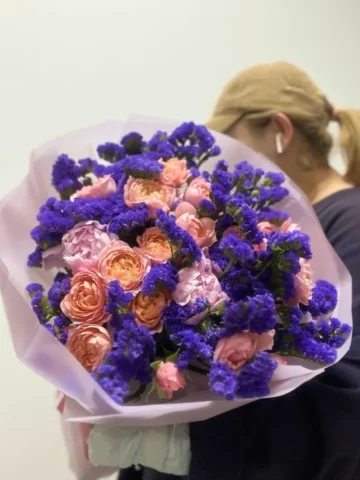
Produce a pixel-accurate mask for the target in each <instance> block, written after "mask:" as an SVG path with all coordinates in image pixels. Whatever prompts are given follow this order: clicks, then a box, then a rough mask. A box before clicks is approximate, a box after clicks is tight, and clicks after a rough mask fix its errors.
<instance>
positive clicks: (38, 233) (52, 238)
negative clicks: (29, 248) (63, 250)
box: [30, 225, 62, 250]
mask: <svg viewBox="0 0 360 480" xmlns="http://www.w3.org/2000/svg"><path fill="white" fill-rule="evenodd" d="M30 236H31V238H32V239H33V240H34V241H35V242H36V243H37V245H38V246H40V247H42V248H43V249H44V250H46V249H48V248H49V247H53V246H54V245H59V244H60V243H61V240H62V234H61V233H57V232H56V233H54V232H48V231H47V230H44V228H43V227H41V226H40V225H37V226H36V227H34V228H33V229H32V230H31V232H30Z"/></svg>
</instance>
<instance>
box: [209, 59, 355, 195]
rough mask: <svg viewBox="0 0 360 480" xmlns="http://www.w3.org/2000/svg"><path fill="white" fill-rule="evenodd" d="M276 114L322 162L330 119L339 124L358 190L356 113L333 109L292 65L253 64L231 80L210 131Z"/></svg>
mask: <svg viewBox="0 0 360 480" xmlns="http://www.w3.org/2000/svg"><path fill="white" fill-rule="evenodd" d="M279 112H281V113H284V114H285V115H287V116H288V117H289V119H290V120H291V121H292V122H293V124H294V126H295V127H296V128H297V129H298V130H299V131H300V132H301V133H302V134H303V135H304V136H305V138H306V139H307V140H308V142H309V144H310V145H311V147H312V148H313V149H315V150H316V151H318V152H319V153H320V154H321V157H322V158H324V160H327V157H328V154H329V152H330V149H331V146H332V137H331V135H330V134H329V132H328V130H327V127H328V125H329V122H330V121H336V122H338V123H339V125H340V143H341V146H342V148H343V150H344V153H345V156H346V159H347V172H346V174H345V179H346V180H347V181H348V182H350V183H352V184H353V185H355V186H360V112H359V111H357V110H348V109H344V110H336V109H334V107H333V106H332V104H331V103H330V102H329V101H328V99H327V98H326V96H325V95H324V94H323V93H322V92H321V91H320V90H319V89H318V87H317V86H316V84H315V83H314V82H313V81H312V80H311V78H310V77H309V76H308V75H307V74H306V73H305V72H304V71H302V70H301V69H299V68H298V67H296V66H295V65H292V64H290V63H287V62H276V63H271V64H264V65H257V66H255V67H251V68H249V69H247V70H244V71H242V72H241V73H239V74H238V75H237V76H235V77H234V78H233V79H232V80H231V81H230V82H229V83H228V84H227V85H226V86H225V88H224V90H223V92H222V93H221V95H220V97H219V99H218V102H217V104H216V107H215V110H214V113H213V116H212V118H211V119H210V121H209V122H208V127H209V128H210V129H212V130H215V131H218V132H222V133H226V132H227V131H229V129H230V128H231V127H232V126H233V125H235V124H236V123H237V122H239V121H241V120H242V119H245V118H246V119H247V120H250V121H254V122H265V121H266V120H269V119H270V117H271V115H273V114H275V113H279Z"/></svg>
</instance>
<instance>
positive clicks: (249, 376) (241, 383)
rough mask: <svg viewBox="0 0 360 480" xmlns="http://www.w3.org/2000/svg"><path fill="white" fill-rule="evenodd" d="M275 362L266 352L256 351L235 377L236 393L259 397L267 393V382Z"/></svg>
mask: <svg viewBox="0 0 360 480" xmlns="http://www.w3.org/2000/svg"><path fill="white" fill-rule="evenodd" d="M276 368H277V362H276V361H275V360H273V359H272V358H271V357H270V355H269V354H268V353H267V352H258V353H256V355H255V357H254V359H253V360H251V361H250V362H248V363H246V364H245V365H244V367H243V368H242V370H241V373H240V374H239V376H238V379H237V391H236V394H237V395H239V397H243V398H255V397H257V398H259V397H265V396H266V395H269V393H270V388H269V383H270V381H271V379H272V376H273V374H274V371H275V370H276Z"/></svg>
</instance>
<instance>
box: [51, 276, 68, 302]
mask: <svg viewBox="0 0 360 480" xmlns="http://www.w3.org/2000/svg"><path fill="white" fill-rule="evenodd" d="M70 288H71V275H69V274H68V273H63V272H59V273H57V274H56V276H55V278H54V281H53V284H52V286H51V288H50V290H49V292H48V300H49V303H50V305H51V307H52V308H53V309H54V310H59V309H60V303H61V301H62V300H63V298H64V297H65V295H67V294H68V293H69V292H70Z"/></svg>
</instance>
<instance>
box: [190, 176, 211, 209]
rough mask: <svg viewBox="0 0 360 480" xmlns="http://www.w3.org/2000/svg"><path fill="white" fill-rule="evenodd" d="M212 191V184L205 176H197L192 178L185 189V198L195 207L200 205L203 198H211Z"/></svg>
mask: <svg viewBox="0 0 360 480" xmlns="http://www.w3.org/2000/svg"><path fill="white" fill-rule="evenodd" d="M210 193H211V185H210V183H208V182H207V181H206V180H205V178H204V177H197V178H194V180H192V181H191V182H190V184H189V186H188V188H187V189H186V191H185V195H184V200H185V202H189V203H191V204H192V205H194V207H198V206H199V203H200V201H201V200H203V199H209V198H210Z"/></svg>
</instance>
